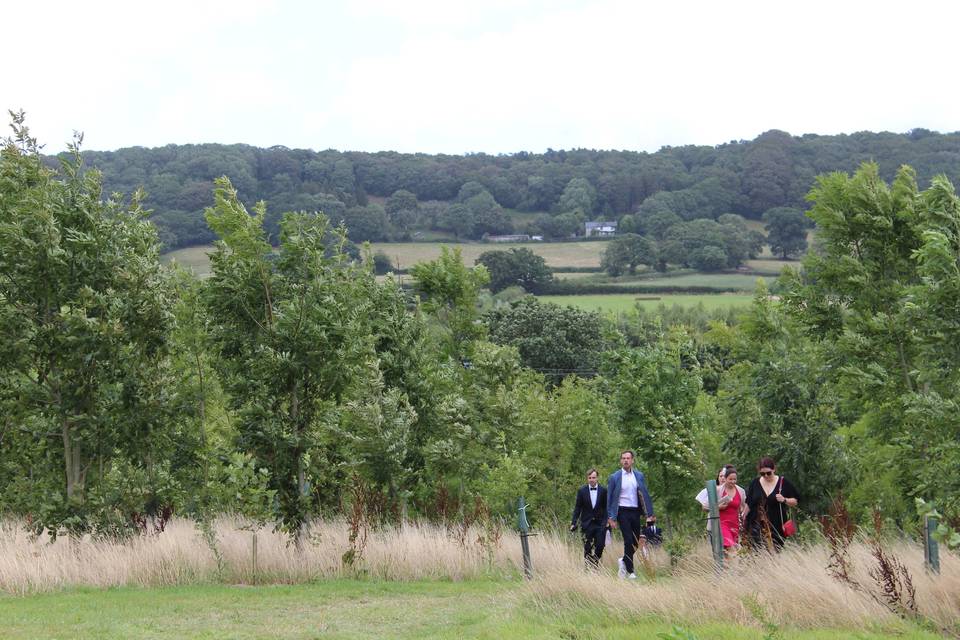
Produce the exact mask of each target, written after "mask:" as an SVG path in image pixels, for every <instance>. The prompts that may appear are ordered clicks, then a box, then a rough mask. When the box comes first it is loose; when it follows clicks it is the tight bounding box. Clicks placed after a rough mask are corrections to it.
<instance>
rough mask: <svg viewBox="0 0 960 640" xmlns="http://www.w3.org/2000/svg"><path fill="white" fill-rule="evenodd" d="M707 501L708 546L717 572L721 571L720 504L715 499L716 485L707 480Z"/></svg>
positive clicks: (713, 481)
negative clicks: (708, 507) (708, 512)
mask: <svg viewBox="0 0 960 640" xmlns="http://www.w3.org/2000/svg"><path fill="white" fill-rule="evenodd" d="M707 499H708V500H709V503H710V515H709V522H710V546H711V548H712V549H713V562H714V564H715V565H716V568H717V571H720V570H721V569H723V536H722V535H721V534H720V502H719V500H718V499H717V483H716V481H715V480H707Z"/></svg>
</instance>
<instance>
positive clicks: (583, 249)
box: [162, 242, 607, 278]
mask: <svg viewBox="0 0 960 640" xmlns="http://www.w3.org/2000/svg"><path fill="white" fill-rule="evenodd" d="M445 246H446V247H450V248H454V247H455V248H458V249H460V251H461V253H462V254H463V261H464V262H465V263H466V264H468V265H473V264H474V262H475V261H476V259H477V258H478V257H479V256H480V254H481V253H483V252H484V251H495V250H501V251H504V250H506V249H518V248H520V247H526V248H528V249H530V250H531V251H533V252H534V253H536V254H537V255H540V256H543V259H544V260H546V262H547V264H548V265H550V266H553V267H599V266H600V255H601V254H602V253H603V249H604V247H606V246H607V245H606V243H605V242H529V243H510V244H493V243H478V242H471V243H460V244H457V243H439V242H374V243H371V245H370V248H371V249H372V250H373V251H374V252H377V251H382V252H383V253H385V254H387V255H388V256H390V259H391V260H392V261H393V265H394V267H397V265H399V268H400V269H409V268H410V267H412V266H413V265H415V264H417V263H418V262H426V261H428V260H435V259H436V258H438V257H439V256H440V249H441V247H445ZM212 250H213V247H212V246H211V245H202V246H197V247H187V248H185V249H177V250H175V251H170V252H168V253H165V254H163V256H162V260H163V261H164V262H171V261H176V262H177V263H178V264H180V265H181V266H183V267H185V268H187V269H190V270H192V271H193V272H194V273H195V274H196V275H197V276H199V277H201V278H203V277H206V276H208V275H209V274H210V257H209V256H208V255H207V254H208V253H210V252H211V251H212Z"/></svg>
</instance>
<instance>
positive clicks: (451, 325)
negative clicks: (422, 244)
mask: <svg viewBox="0 0 960 640" xmlns="http://www.w3.org/2000/svg"><path fill="white" fill-rule="evenodd" d="M440 251H441V253H440V257H439V258H437V259H436V260H431V261H429V262H421V263H419V264H416V265H414V266H413V269H411V270H410V273H411V275H413V277H414V279H415V280H416V285H415V287H416V290H417V292H418V293H419V294H420V296H421V300H422V305H423V309H424V311H426V312H427V313H430V314H432V315H433V316H434V317H435V318H437V320H438V321H439V322H440V324H441V325H442V326H443V327H444V328H445V329H446V330H447V331H449V336H450V341H449V345H448V346H449V355H452V356H454V357H457V358H460V357H464V356H466V355H467V350H468V349H467V347H468V343H469V342H470V341H471V340H475V339H477V338H479V337H481V336H482V335H483V327H482V326H481V325H479V324H478V323H477V322H476V320H477V316H478V312H477V294H478V293H479V292H480V288H481V287H483V286H484V285H485V284H487V283H488V282H489V281H490V274H489V273H488V272H487V268H486V267H484V266H483V265H478V266H476V267H474V268H473V269H470V268H468V267H467V266H465V265H464V264H463V257H462V254H461V253H460V249H454V250H453V251H450V250H449V249H448V248H447V247H442V248H441V250H440Z"/></svg>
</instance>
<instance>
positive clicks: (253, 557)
mask: <svg viewBox="0 0 960 640" xmlns="http://www.w3.org/2000/svg"><path fill="white" fill-rule="evenodd" d="M250 556H251V558H250V559H251V560H252V562H253V584H258V583H259V582H260V580H259V577H258V576H257V532H256V531H254V532H253V542H252V547H251V552H250Z"/></svg>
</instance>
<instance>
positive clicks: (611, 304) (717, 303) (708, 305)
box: [538, 293, 753, 314]
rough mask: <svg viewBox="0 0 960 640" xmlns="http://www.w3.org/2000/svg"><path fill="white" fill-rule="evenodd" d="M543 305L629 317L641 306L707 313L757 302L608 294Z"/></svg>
mask: <svg viewBox="0 0 960 640" xmlns="http://www.w3.org/2000/svg"><path fill="white" fill-rule="evenodd" d="M538 299H539V300H542V301H543V302H552V303H554V304H559V305H571V306H575V307H580V308H581V309H587V310H590V311H600V312H602V313H611V314H618V313H627V312H629V311H632V310H633V309H634V308H635V307H636V306H637V305H639V306H641V307H643V308H644V309H646V310H648V311H651V310H653V309H656V308H657V307H659V306H660V305H665V306H668V307H669V306H673V305H678V306H682V307H693V306H697V305H703V307H704V309H706V310H707V311H709V310H711V309H722V308H726V307H745V306H747V305H749V304H750V301H751V300H753V295H752V294H748V293H705V294H680V293H677V294H672V293H670V294H656V295H654V294H651V295H646V294H634V293H604V294H597V295H579V296H538Z"/></svg>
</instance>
